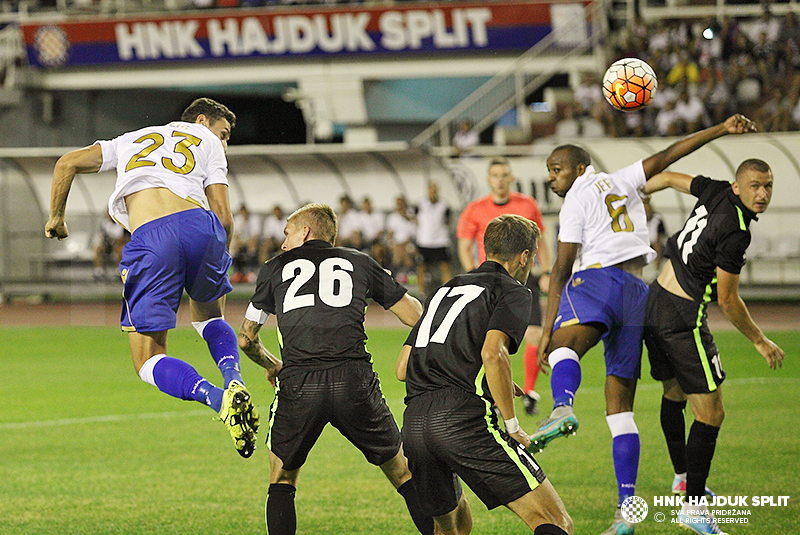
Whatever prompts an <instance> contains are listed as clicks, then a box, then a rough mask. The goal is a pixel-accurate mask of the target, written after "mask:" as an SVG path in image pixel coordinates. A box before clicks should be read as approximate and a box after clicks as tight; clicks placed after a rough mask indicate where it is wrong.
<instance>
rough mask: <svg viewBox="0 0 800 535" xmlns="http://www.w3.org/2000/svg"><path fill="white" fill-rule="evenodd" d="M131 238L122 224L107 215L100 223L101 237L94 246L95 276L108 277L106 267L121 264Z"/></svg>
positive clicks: (103, 278)
mask: <svg viewBox="0 0 800 535" xmlns="http://www.w3.org/2000/svg"><path fill="white" fill-rule="evenodd" d="M130 239H131V234H130V232H128V231H127V230H125V229H124V228H123V227H122V225H120V224H118V223H117V222H116V221H114V219H113V218H112V217H111V216H110V215H107V217H106V218H105V219H103V222H102V223H100V238H99V239H98V242H97V245H96V246H95V248H94V261H93V264H94V272H93V274H94V278H95V280H105V279H106V267H114V268H116V267H117V266H119V261H120V259H121V258H122V248H123V247H125V244H126V243H128V241H129V240H130Z"/></svg>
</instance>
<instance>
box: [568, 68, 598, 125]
mask: <svg viewBox="0 0 800 535" xmlns="http://www.w3.org/2000/svg"><path fill="white" fill-rule="evenodd" d="M600 85H601V84H600V81H599V80H597V79H596V77H595V76H594V75H593V74H592V73H588V72H587V73H583V76H582V77H581V83H580V84H579V85H578V87H576V88H575V102H576V103H577V105H578V109H577V110H576V115H577V116H579V117H583V116H587V117H588V116H591V115H592V114H594V111H595V108H596V107H597V106H598V105H602V104H603V103H604V102H605V98H603V90H602V89H601V87H600Z"/></svg>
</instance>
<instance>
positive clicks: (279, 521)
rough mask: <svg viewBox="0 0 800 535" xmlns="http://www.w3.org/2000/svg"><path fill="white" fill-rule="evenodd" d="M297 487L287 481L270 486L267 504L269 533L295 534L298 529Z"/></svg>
mask: <svg viewBox="0 0 800 535" xmlns="http://www.w3.org/2000/svg"><path fill="white" fill-rule="evenodd" d="M296 491H297V489H296V488H295V487H294V486H292V485H289V484H287V483H272V484H271V485H270V486H269V494H268V495H267V506H266V522H267V533H268V534H269V535H294V534H295V532H296V531H297V512H296V511H295V508H294V494H295V492H296Z"/></svg>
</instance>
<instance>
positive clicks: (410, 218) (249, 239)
mask: <svg viewBox="0 0 800 535" xmlns="http://www.w3.org/2000/svg"><path fill="white" fill-rule="evenodd" d="M336 212H337V217H338V219H339V234H338V243H337V245H340V246H344V247H352V248H354V249H358V250H360V251H363V252H365V253H367V254H370V255H372V256H373V257H374V258H375V259H376V260H377V261H378V262H379V263H380V264H381V265H382V266H384V267H386V268H387V269H389V270H390V271H392V273H393V274H394V275H395V276H396V277H397V279H398V281H400V282H401V283H406V284H408V285H410V286H412V287H416V288H417V289H418V290H419V293H420V294H423V295H424V294H425V292H426V290H427V289H430V288H431V287H432V286H431V285H432V284H435V283H436V282H437V281H438V283H441V282H444V281H446V280H448V279H449V278H450V266H449V259H447V261H444V262H426V258H425V255H420V248H421V249H422V250H423V252H424V251H425V250H426V249H427V248H432V247H447V248H449V247H450V242H451V238H450V237H451V234H452V233H451V229H450V215H451V212H450V208H449V206H448V205H447V203H446V201H444V200H443V199H442V198H441V197H440V196H439V189H438V185H437V184H436V183H435V182H431V183H430V184H429V185H428V194H427V195H426V196H425V197H424V198H422V199H420V200H419V201H418V202H417V203H414V204H409V202H408V201H407V200H406V198H405V197H404V196H402V195H400V196H398V197H397V198H396V200H395V209H394V210H392V211H391V212H388V213H384V212H382V211H380V210H375V209H374V208H373V206H372V201H371V199H370V198H369V197H365V198H363V199H362V201H361V203H360V204H359V205H358V206H357V205H356V203H355V202H354V201H353V199H351V198H350V197H349V196H347V195H345V196H343V197H341V198H340V200H339V207H338V209H337V210H336ZM288 215H289V214H288V213H287V212H286V211H284V209H283V207H281V206H278V205H276V206H275V207H274V208H273V209H272V212H271V213H270V214H267V215H265V216H263V217H261V216H258V215H255V214H252V213H250V211H249V210H248V209H247V206H245V205H242V206H241V207H240V208H239V211H238V213H237V214H236V215H235V216H234V228H235V229H236V233H235V236H234V239H233V242H232V244H231V255H232V256H233V270H234V273H233V275H232V277H231V282H233V283H240V282H247V283H253V282H255V278H256V276H257V274H258V270H259V268H260V266H261V264H263V263H264V262H266V261H267V260H269V259H270V258H272V257H273V256H275V255H277V254H279V253H280V252H281V244H282V243H283V240H284V233H283V230H284V227H285V226H286V219H287V217H288ZM434 264H435V265H434Z"/></svg>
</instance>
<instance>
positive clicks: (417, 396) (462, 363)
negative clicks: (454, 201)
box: [397, 214, 572, 535]
mask: <svg viewBox="0 0 800 535" xmlns="http://www.w3.org/2000/svg"><path fill="white" fill-rule="evenodd" d="M538 239H539V228H538V227H537V226H536V223H534V222H532V221H530V220H529V219H526V218H524V217H521V216H518V215H512V214H506V215H501V216H499V217H497V218H495V219H493V220H492V221H491V222H490V223H489V225H488V227H487V228H486V234H485V236H484V244H485V248H486V257H487V260H486V262H484V263H483V264H481V265H480V266H479V267H478V268H477V269H475V270H473V271H470V272H469V273H467V274H464V275H459V276H457V277H455V278H453V279H451V280H450V281H449V282H447V283H446V284H445V285H444V286H442V287H441V288H439V289H438V290H437V291H436V292H434V293H433V295H431V296H430V297H429V298H428V300H427V302H426V305H425V311H424V313H423V315H422V318H421V319H420V321H419V323H418V324H417V325H416V326H415V327H414V329H412V331H411V334H410V335H409V337H408V340H407V341H406V344H405V345H404V346H403V350H402V352H401V353H400V356H399V357H398V361H397V376H398V378H399V379H400V380H405V382H406V391H407V396H406V400H405V401H406V405H407V407H406V411H405V414H404V417H403V444H404V447H405V450H406V455H408V459H409V466H410V468H411V472H412V473H413V474H414V478H413V479H412V482H413V483H414V486H415V487H416V488H417V491H418V494H419V498H420V502H421V503H422V506H423V511H424V512H425V513H428V514H431V515H433V517H434V519H435V521H436V524H437V526H438V531H437V533H439V532H441V533H446V534H454V535H456V534H458V535H461V534H465V533H469V532H470V530H471V528H472V515H471V513H470V509H469V504H468V503H467V500H466V498H465V497H464V495H463V493H462V489H461V484H460V483H459V478H461V479H462V480H464V482H465V483H466V484H467V485H469V487H470V488H471V489H472V490H473V491H474V492H475V494H477V495H478V497H479V498H480V499H481V501H483V503H484V504H486V506H487V507H488V508H489V509H493V508H495V507H497V506H499V505H505V506H507V507H508V508H509V509H511V510H512V511H513V512H514V513H516V514H517V515H519V517H520V518H522V520H524V521H525V523H526V524H527V525H528V526H529V527H530V528H531V530H535V531H534V533H536V534H539V535H544V534H552V535H564V534H565V533H571V532H572V520H571V519H570V517H569V515H568V514H567V512H566V510H565V509H564V504H563V503H562V502H561V498H560V497H559V496H558V494H557V493H556V491H555V489H554V488H553V486H552V485H551V484H550V482H549V481H548V480H547V479H546V477H545V474H544V472H543V471H542V469H541V468H540V467H539V465H538V464H537V463H536V461H535V460H534V458H533V456H532V455H531V454H530V453H529V452H528V450H527V449H526V448H527V446H529V445H530V443H531V439H530V437H528V435H527V434H526V433H525V431H523V430H522V429H521V428H520V427H519V422H518V420H517V418H516V416H515V412H514V402H513V399H514V395H515V394H516V395H522V389H521V388H520V387H519V386H517V385H515V384H514V382H513V381H512V379H511V360H510V358H509V355H510V354H512V353H515V352H516V351H517V349H518V348H519V345H520V343H521V342H522V340H523V339H524V336H525V330H526V329H527V327H528V315H529V313H530V309H531V291H530V290H529V289H528V288H526V286H525V281H526V279H527V278H528V274H529V273H530V267H531V263H532V261H533V257H534V255H535V253H536V247H537V240H538ZM493 404H496V406H497V408H498V409H499V411H500V413H501V415H502V417H503V419H504V420H505V431H504V430H502V429H501V428H500V426H499V424H498V418H497V416H496V415H495V413H494V411H493V410H492V405H493ZM456 476H457V477H456Z"/></svg>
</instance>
